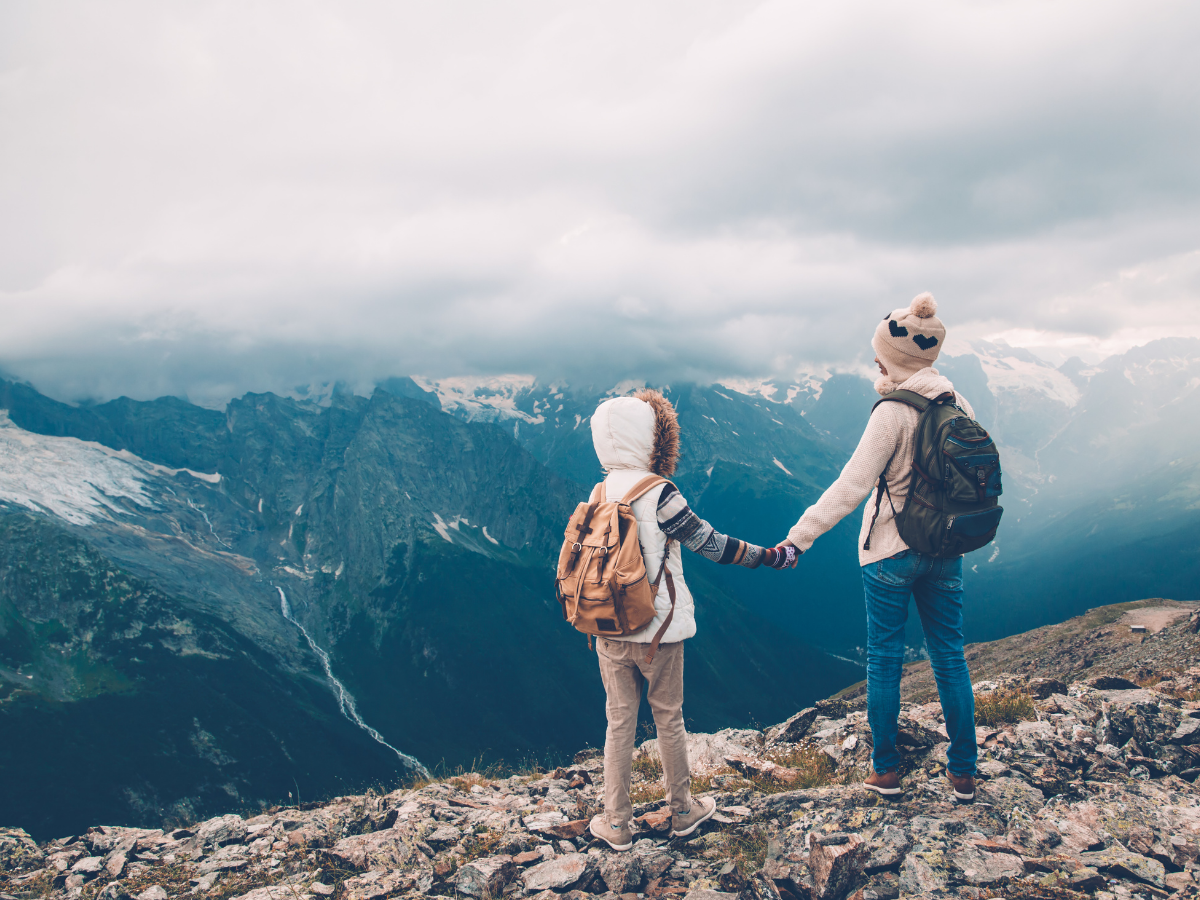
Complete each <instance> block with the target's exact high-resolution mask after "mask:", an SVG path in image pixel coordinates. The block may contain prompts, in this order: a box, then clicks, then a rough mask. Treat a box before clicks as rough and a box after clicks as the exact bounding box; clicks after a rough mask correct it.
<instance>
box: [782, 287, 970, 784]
mask: <svg viewBox="0 0 1200 900" xmlns="http://www.w3.org/2000/svg"><path fill="white" fill-rule="evenodd" d="M936 312H937V303H936V302H935V301H934V299H933V295H932V294H929V293H924V294H919V295H918V296H917V297H915V298H914V299H913V301H912V303H911V304H910V305H909V307H908V308H907V309H898V310H896V311H895V312H893V313H891V314H890V315H888V316H885V317H884V319H883V321H882V322H880V323H879V325H878V326H876V328H875V336H874V338H873V339H872V341H871V344H872V346H873V347H874V349H875V354H876V356H875V362H876V363H877V364H878V366H879V371H880V373H881V375H880V378H879V380H878V381H876V382H875V390H876V391H878V392H879V394H881V395H882V396H887V395H888V394H890V393H891V392H892V391H897V390H906V391H913V392H915V393H918V394H920V395H921V396H923V397H929V398H931V399H932V398H934V397H937V396H939V395H941V394H944V393H947V392H950V391H954V385H952V384H951V383H950V381H949V380H948V379H946V378H944V377H943V376H941V375H939V374H938V371H937V369H934V368H933V363H934V362H935V361H936V360H937V358H938V354H939V353H940V352H941V349H942V346H943V345H944V344H945V342H946V329H945V327H944V326H943V325H942V323H941V321H940V320H939V319H938V318H937V317H936V316H935V315H934V313H936ZM955 403H956V404H957V405H958V406H959V407H961V408H962V409H963V411H964V412H966V414H967V415H968V416H971V417H972V418H973V417H974V412H973V411H972V410H971V406H970V404H968V403H967V401H966V400H965V399H963V397H962V395H961V394H958V393H957V392H955ZM918 417H919V413H918V412H917V411H916V409H914V408H913V407H911V406H908V405H906V404H903V403H880V404H878V405H877V406H876V407H875V409H874V411H873V412H872V413H871V418H870V420H869V421H868V422H867V428H866V431H865V432H863V436H862V439H861V440H860V441H859V443H858V447H857V449H855V451H854V455H853V456H851V457H850V461H849V462H848V463H846V467H845V468H844V469H843V470H842V474H841V475H839V476H838V479H837V481H835V482H834V483H833V484H832V485H830V487H829V489H828V490H827V491H825V493H824V494H822V495H821V498H820V499H819V500H818V501H817V502H816V503H814V504H813V505H812V506H810V507H809V508H808V509H807V510H805V512H804V515H803V516H801V517H800V521H799V522H797V523H796V524H795V526H793V527H792V529H791V530H790V531H789V532H788V537H787V540H786V541H784V542H783V543H781V544H780V546H781V547H787V546H792V547H795V548H796V550H797V551H798V552H800V553H803V552H804V551H805V550H807V549H808V548H809V547H811V546H812V543H813V541H815V540H816V539H817V538H818V537H820V536H821V535H822V534H824V533H825V532H826V531H828V530H829V529H830V528H832V527H833V526H834V525H836V524H837V523H838V522H840V521H841V520H842V519H843V518H845V516H846V515H847V514H848V513H850V512H851V511H852V510H853V509H855V507H857V506H858V505H859V504H860V503H862V501H863V500H864V499H865V498H866V497H867V496H868V495H869V494H870V493H871V492H872V490H874V489H875V487H876V485H878V484H879V476H880V475H881V474H882V475H884V476H885V478H886V480H887V486H888V492H889V493H890V496H891V498H892V500H894V502H895V504H896V507H895V508H893V506H892V504H891V503H889V502H884V503H882V504H881V505H880V507H879V511H878V518H874V517H875V516H876V511H875V504H874V503H868V504H867V505H866V507H865V509H864V510H863V524H862V531H861V534H860V536H859V551H858V562H859V565H860V566H862V573H863V587H864V589H865V593H866V606H867V719H868V722H869V724H870V726H871V736H872V738H873V740H874V744H875V747H874V751H873V753H872V756H871V762H872V767H873V768H874V772H873V773H872V774H871V775H870V777H868V778H867V780H866V781H865V782H864V787H866V788H867V789H868V790H872V791H876V792H877V793H880V794H884V795H888V796H891V795H895V794H899V793H900V777H899V774H898V773H897V771H896V769H897V767H898V766H899V764H900V754H899V752H898V751H897V749H896V733H897V726H898V719H899V716H900V676H901V674H902V671H903V666H904V626H905V622H906V621H907V619H908V602H909V598H910V597H915V598H916V602H917V613H918V614H919V615H920V617H921V626H922V628H923V629H924V631H925V643H926V646H927V647H928V648H929V659H930V663H931V664H932V667H933V674H934V678H935V679H936V680H937V688H938V696H939V697H940V698H941V701H942V712H943V714H944V716H945V719H946V731H947V733H948V734H949V736H950V747H949V750H948V751H947V754H946V755H947V758H948V766H947V772H948V775H949V779H950V783H951V785H952V787H953V791H954V797H955V798H956V799H957V800H959V801H962V802H969V801H971V800H973V799H974V798H975V777H974V776H975V761H976V747H975V698H974V695H973V694H972V692H971V676H970V673H969V672H968V670H967V663H966V660H964V659H963V627H962V596H963V586H962V562H963V561H962V557H961V556H958V557H953V558H949V559H937V558H935V557H932V556H926V555H924V554H922V553H918V552H917V551H915V550H911V549H909V547H908V545H907V544H905V543H904V541H903V540H901V538H900V533H899V532H898V531H897V530H896V524H895V521H894V518H895V512H897V511H898V510H899V509H902V508H903V500H902V498H904V497H906V496H907V495H908V487H909V481H910V479H911V477H912V457H913V434H914V431H915V430H916V425H917V419H918ZM872 522H873V527H872Z"/></svg>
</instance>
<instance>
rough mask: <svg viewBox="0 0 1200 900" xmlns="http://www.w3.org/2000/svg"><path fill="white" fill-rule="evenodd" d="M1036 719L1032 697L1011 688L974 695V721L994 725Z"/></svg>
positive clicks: (1035, 709) (979, 723)
mask: <svg viewBox="0 0 1200 900" xmlns="http://www.w3.org/2000/svg"><path fill="white" fill-rule="evenodd" d="M1036 719H1037V708H1036V707H1035V706H1034V705H1033V697H1031V696H1029V694H1027V693H1025V692H1024V691H1019V690H1016V689H1013V688H1000V689H999V690H995V691H989V692H988V693H986V694H977V695H976V697H975V722H976V724H978V725H986V726H988V727H995V726H997V725H1004V724H1006V723H1010V722H1032V721H1034V720H1036Z"/></svg>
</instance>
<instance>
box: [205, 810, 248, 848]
mask: <svg viewBox="0 0 1200 900" xmlns="http://www.w3.org/2000/svg"><path fill="white" fill-rule="evenodd" d="M245 839H246V822H245V820H243V819H242V817H241V816H234V815H228V816H217V817H216V818H214V819H209V820H208V821H207V822H201V823H200V826H199V827H198V828H197V829H196V836H195V837H194V838H193V839H192V840H193V842H194V843H195V845H196V846H197V847H209V846H218V847H219V846H220V845H222V844H233V843H240V842H241V841H244V840H245Z"/></svg>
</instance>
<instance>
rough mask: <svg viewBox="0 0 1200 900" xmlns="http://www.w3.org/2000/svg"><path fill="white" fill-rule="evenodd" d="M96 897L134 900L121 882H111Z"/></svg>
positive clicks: (107, 899)
mask: <svg viewBox="0 0 1200 900" xmlns="http://www.w3.org/2000/svg"><path fill="white" fill-rule="evenodd" d="M96 896H97V897H98V898H99V900H133V898H132V897H131V896H130V895H129V892H128V891H127V890H125V886H124V885H123V884H121V882H119V881H110V882H109V883H108V884H106V885H105V886H104V889H103V890H102V891H100V893H99V894H97V895H96ZM14 900H15V898H14Z"/></svg>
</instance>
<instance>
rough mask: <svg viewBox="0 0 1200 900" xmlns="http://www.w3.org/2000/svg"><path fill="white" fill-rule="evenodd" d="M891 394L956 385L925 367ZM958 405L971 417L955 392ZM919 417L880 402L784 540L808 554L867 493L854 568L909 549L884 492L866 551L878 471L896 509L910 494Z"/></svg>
mask: <svg viewBox="0 0 1200 900" xmlns="http://www.w3.org/2000/svg"><path fill="white" fill-rule="evenodd" d="M888 387H891V389H892V390H906V391H913V392H914V393H917V394H920V395H921V396H922V397H930V398H933V397H937V396H938V395H939V394H944V393H945V392H946V391H953V390H954V385H953V384H951V383H950V380H949V379H948V378H945V377H944V376H942V375H939V374H938V371H937V369H934V368H925V369H922V370H921V371H919V372H917V373H916V374H915V375H913V376H912V377H911V378H909V379H908V380H907V381H905V382H904V383H903V384H897V385H888ZM955 397H956V398H957V402H958V405H959V406H961V407H962V408H963V410H965V411H966V413H967V415H968V416H971V417H972V418H974V416H975V412H974V410H972V409H971V406H970V404H968V403H967V401H966V400H964V399H963V397H962V395H961V394H959V393H958V392H955ZM919 417H920V413H918V412H917V411H916V410H915V409H913V408H912V407H911V406H908V405H906V404H904V403H881V404H880V405H879V406H878V407H876V408H875V411H874V412H873V413H871V419H870V421H868V422H867V430H866V431H864V432H863V436H862V439H861V440H859V442H858V447H857V448H856V449H855V451H854V455H853V456H851V457H850V461H849V462H848V463H846V467H845V468H844V469H842V474H841V475H839V476H838V479H837V481H835V482H834V483H833V484H831V485H830V486H829V489H828V490H826V491H825V493H824V494H822V495H821V499H820V500H818V501H817V502H816V503H814V504H813V505H812V506H810V507H809V508H808V509H806V510H805V511H804V515H803V516H801V517H800V521H799V522H797V523H796V524H795V525H793V526H792V529H791V531H789V532H788V540H790V541H791V542H792V543H793V544H795V545H796V546H797V547H798V548H799V549H800V550H807V549H808V548H809V547H811V546H812V544H813V541H815V540H816V539H817V538H819V537H820V536H821V535H823V534H824V533H825V532H827V531H828V530H829V529H830V528H832V527H833V526H834V525H836V524H837V523H838V522H840V521H842V519H844V518H845V517H846V516H847V515H848V514H849V513H850V512H852V511H853V510H854V508H855V507H856V506H858V504H860V503H862V502H863V499H864V498H865V497H866V496H867V495H868V494H869V495H871V499H870V501H869V502H868V503H867V505H866V508H865V509H863V522H862V528H861V530H860V532H859V536H858V564H859V565H860V566H865V565H867V564H869V563H873V562H877V561H878V560H881V559H884V558H886V557H888V556H893V555H895V554H896V553H899V552H901V551H902V550H907V549H908V545H907V544H906V543H904V541H902V540H901V539H900V533H899V532H898V531H896V523H895V521H894V519H895V516H894V515H893V514H892V507H891V505H890V504H889V503H888V498H887V494H884V497H883V503H882V504H881V505H880V507H879V519H878V520H877V521H876V522H875V530H874V531H873V532H871V549H870V550H864V549H863V543H864V542H865V541H866V539H867V531H868V529H869V528H870V527H871V517H872V516H873V515H874V514H875V486H876V485H877V484H879V473H880V472H883V471H884V468H885V467H886V468H887V473H886V474H887V483H888V489H889V490H890V491H891V495H892V501H893V502H894V503H895V504H896V511H897V512H899V511H900V510H902V509H903V508H904V501H903V498H904V497H906V496H908V482H909V479H910V478H911V477H912V455H913V433H914V432H915V431H916V428H917V419H918V418H919Z"/></svg>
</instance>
